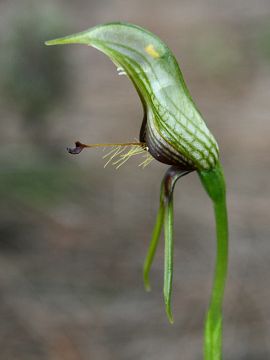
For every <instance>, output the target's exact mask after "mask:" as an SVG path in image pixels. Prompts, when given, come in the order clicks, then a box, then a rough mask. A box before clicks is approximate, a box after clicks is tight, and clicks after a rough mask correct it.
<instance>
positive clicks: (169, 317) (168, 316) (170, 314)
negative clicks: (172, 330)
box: [166, 306, 174, 324]
mask: <svg viewBox="0 0 270 360" xmlns="http://www.w3.org/2000/svg"><path fill="white" fill-rule="evenodd" d="M166 314H167V318H168V320H169V323H170V324H173V323H174V318H173V314H172V310H171V307H170V306H169V307H166Z"/></svg>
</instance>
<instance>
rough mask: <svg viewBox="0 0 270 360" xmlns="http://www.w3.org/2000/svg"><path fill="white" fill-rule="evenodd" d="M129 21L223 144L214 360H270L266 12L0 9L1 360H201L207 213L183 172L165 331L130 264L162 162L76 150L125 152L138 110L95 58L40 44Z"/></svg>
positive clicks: (81, 6) (98, 1)
mask: <svg viewBox="0 0 270 360" xmlns="http://www.w3.org/2000/svg"><path fill="white" fill-rule="evenodd" d="M116 20H121V21H129V22H133V23H136V24H138V25H141V26H144V27H146V28H148V29H150V30H151V31H153V32H155V33H156V34H157V35H159V36H160V37H161V38H162V39H163V40H165V41H166V42H167V44H168V45H169V46H170V47H171V49H172V50H173V51H174V53H175V55H176V57H177V58H178V60H179V63H180V65H181V68H182V70H183V73H184V76H185V79H186V81H187V84H188V86H189V88H190V91H191V93H192V95H193V97H194V99H195V101H196V103H197V104H198V106H199V108H200V110H201V112H202V113H203V114H204V117H205V119H206V121H207V124H208V125H209V127H210V128H211V130H212V131H213V133H214V134H215V136H216V138H217V139H218V142H219V144H220V148H221V154H222V161H223V164H224V167H225V172H226V176H227V182H228V207H229V214H230V235H231V246H230V272H229V278H228V285H227V289H226V300H225V309H224V312H225V320H224V354H225V355H224V359H225V360H234V359H235V360H242V359H243V360H266V359H270V342H269V338H270V301H269V300H270V287H269V276H270V219H269V213H270V200H269V199H270V182H269V165H270V160H269V149H270V147H269V135H270V121H269V114H270V2H269V0H257V1H252V0H223V1H221V0H220V1H213V0H193V1H190V0H168V1H166V2H165V1H162V0H144V1H143V0H136V1H127V0H126V1H124V0H88V1H86V0H77V1H67V0H65V1H64V0H62V1H60V0H59V1H52V0H47V1H46V2H45V1H32V2H31V1H26V0H13V1H9V0H6V1H5V0H1V2H0V34H1V36H0V47H1V56H0V92H1V97H0V114H1V123H0V141H1V152H0V195H1V204H0V324H1V325H0V349H1V355H0V358H1V360H2V359H3V360H15V359H16V360H17V359H18V360H34V359H40V360H43V359H49V360H60V359H61V360H86V359H87V360H89V359H91V360H113V359H117V360H135V359H136V360H143V359H148V360H152V359H153V360H154V359H155V360H159V359H166V360H176V359H181V360H189V359H190V360H194V359H202V350H201V349H202V331H203V320H204V314H205V311H206V308H207V304H208V298H209V293H210V288H211V281H212V272H213V266H214V256H215V236H214V220H213V214H212V208H211V204H210V202H209V200H208V198H207V196H206V194H205V193H204V191H203V189H202V187H201V185H200V183H199V180H198V177H197V176H196V174H191V175H189V176H187V177H186V178H184V179H182V180H181V181H180V182H179V183H178V184H177V187H176V192H175V275H174V295H173V308H174V314H175V324H174V325H173V326H171V325H169V324H168V322H167V319H166V316H165V312H164V306H163V300H162V276H163V275H162V272H163V246H162V245H161V246H160V247H159V249H158V253H157V258H156V260H155V263H154V265H153V270H152V277H151V279H152V285H153V290H152V292H151V293H145V292H144V289H143V284H142V271H141V268H142V264H143V259H144V255H145V253H146V249H147V245H148V242H149V240H150V235H151V231H152V226H153V224H154V219H155V214H156V211H157V207H158V198H159V186H160V181H161V178H162V176H163V174H164V172H165V170H166V166H164V165H162V164H158V163H157V162H152V163H151V164H150V165H149V166H148V167H147V168H146V169H144V170H142V169H141V168H138V164H139V163H140V161H141V159H140V158H137V159H136V158H134V159H133V160H130V161H129V162H128V163H126V164H125V166H123V167H122V168H120V169H119V170H115V169H114V168H113V167H112V166H108V167H106V168H105V169H104V168H103V165H104V160H103V159H102V156H103V154H104V153H103V152H102V150H92V151H85V152H83V153H82V154H81V155H80V156H77V157H76V156H74V157H72V156H71V155H69V154H67V153H66V151H65V147H66V146H69V145H72V143H73V142H74V140H81V141H83V142H94V143H95V142H114V141H133V139H134V138H136V137H138V132H139V128H140V124H141V119H142V109H141V105H140V101H139V99H138V96H137V94H136V92H135V90H134V89H133V87H132V85H131V83H130V82H129V81H128V79H127V78H126V77H119V76H118V75H117V72H116V69H115V66H114V65H113V64H112V63H111V62H110V60H109V59H108V58H107V57H105V56H104V55H103V54H101V53H99V52H98V51H96V50H95V49H92V48H87V47H83V46H78V45H77V46H75V45H73V46H66V47H59V48H57V47H50V48H49V47H45V46H44V45H43V42H44V40H46V39H50V38H54V37H57V36H61V35H65V34H69V33H72V32H77V31H81V30H84V29H87V28H88V27H92V26H94V25H96V24H98V23H104V22H108V21H116Z"/></svg>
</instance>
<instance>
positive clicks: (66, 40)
mask: <svg viewBox="0 0 270 360" xmlns="http://www.w3.org/2000/svg"><path fill="white" fill-rule="evenodd" d="M64 44H90V37H89V35H88V34H87V33H86V32H82V33H77V34H72V35H68V36H64V37H60V38H56V39H52V40H47V41H45V45H47V46H51V45H64Z"/></svg>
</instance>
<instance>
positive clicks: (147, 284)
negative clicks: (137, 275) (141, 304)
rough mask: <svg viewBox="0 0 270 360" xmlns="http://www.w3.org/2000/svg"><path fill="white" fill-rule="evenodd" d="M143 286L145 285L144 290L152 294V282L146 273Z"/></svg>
mask: <svg viewBox="0 0 270 360" xmlns="http://www.w3.org/2000/svg"><path fill="white" fill-rule="evenodd" d="M143 284H144V290H145V291H146V292H150V291H151V285H150V280H149V276H148V274H147V273H145V272H144V274H143Z"/></svg>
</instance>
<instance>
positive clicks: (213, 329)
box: [199, 164, 228, 360]
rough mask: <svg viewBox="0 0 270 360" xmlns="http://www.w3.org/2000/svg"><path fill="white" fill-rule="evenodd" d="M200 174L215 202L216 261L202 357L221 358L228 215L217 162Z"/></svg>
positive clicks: (220, 172)
mask: <svg viewBox="0 0 270 360" xmlns="http://www.w3.org/2000/svg"><path fill="white" fill-rule="evenodd" d="M199 176H200V178H201V180H202V183H203V185H204V187H205V189H206V191H207V193H208V195H209V196H210V197H211V199H212V201H213V204H214V211H215V220H216V237H217V250H216V265H215V273H214V281H213V288H212V294H211V300H210V305H209V309H208V312H207V316H206V321H205V333H204V359H205V360H221V359H222V303H223V296H224V288H225V283H226V277H227V267H228V218H227V207H226V190H225V181H224V176H223V172H222V167H221V165H220V164H218V166H217V167H216V168H215V169H214V170H211V171H208V172H201V173H199Z"/></svg>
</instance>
